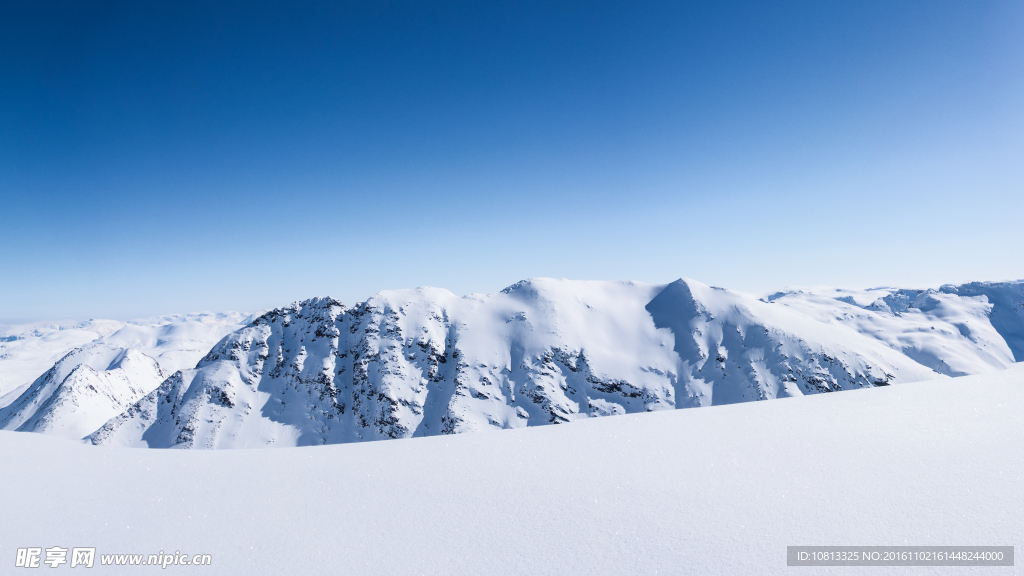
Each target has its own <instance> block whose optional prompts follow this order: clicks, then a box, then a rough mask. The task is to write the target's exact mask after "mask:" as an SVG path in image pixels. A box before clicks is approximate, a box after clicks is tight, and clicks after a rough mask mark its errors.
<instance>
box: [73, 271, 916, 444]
mask: <svg viewBox="0 0 1024 576" xmlns="http://www.w3.org/2000/svg"><path fill="white" fill-rule="evenodd" d="M934 376H935V373H934V371H933V370H931V369H930V368H928V367H926V366H923V365H921V364H919V363H918V362H916V361H914V360H913V359H911V358H909V357H908V356H906V355H905V354H903V353H901V352H899V351H896V350H894V349H892V348H891V347H890V346H888V345H886V344H885V343H883V342H880V341H879V340H878V339H876V338H873V337H868V336H865V335H862V334H860V333H857V332H856V331H853V330H849V329H847V328H845V327H842V326H835V325H832V324H829V323H823V322H819V321H817V320H815V319H813V318H810V317H808V316H807V315H805V314H801V313H799V312H797V311H794V310H791V309H789V308H788V307H785V306H777V305H773V304H768V303H764V302H761V301H759V300H757V299H756V298H754V297H751V296H745V295H742V294H737V293H734V292H730V291H728V290H724V289H721V288H712V287H709V286H706V285H703V284H700V283H699V282H695V281H693V280H679V281H677V282H674V283H672V284H669V285H667V286H653V285H647V284H640V283H635V282H575V281H568V280H552V279H534V280H528V281H523V282H520V283H518V284H515V285H513V286H511V287H509V288H507V289H506V290H504V291H502V292H501V293H498V294H492V295H486V296H485V295H469V296H466V297H463V298H459V297H456V296H455V295H454V294H452V293H451V292H448V291H446V290H439V289H433V288H420V289H416V290H401V291H388V292H382V293H380V294H378V295H376V296H374V297H372V298H370V299H369V300H368V301H367V302H365V303H361V304H357V305H356V306H355V307H353V308H347V307H345V306H344V305H343V304H341V303H340V302H337V301H334V300H332V299H329V298H319V299H313V300H308V301H305V302H301V303H296V304H294V305H292V306H290V307H287V308H283V309H278V310H275V311H272V312H270V313H267V314H265V315H263V316H261V317H260V318H257V319H256V320H254V321H253V322H252V323H251V324H250V325H249V326H247V327H245V328H243V329H242V330H239V331H238V332H236V333H234V334H232V335H231V336H230V337H228V338H225V339H224V340H223V341H221V342H220V343H218V344H217V346H215V347H214V349H213V350H212V351H211V352H210V353H209V354H208V355H207V356H206V357H205V358H203V360H202V361H200V363H199V364H198V365H197V367H196V368H195V369H193V370H184V371H181V372H179V373H177V374H175V375H174V376H172V377H171V378H169V379H168V380H166V381H165V382H164V383H163V384H161V385H160V387H159V388H158V389H156V390H154V391H153V392H152V393H150V394H149V395H147V396H146V397H145V398H143V399H142V400H140V401H139V402H138V403H136V404H135V405H133V406H132V407H131V408H129V409H128V410H127V411H125V412H124V413H123V414H121V415H119V416H117V417H115V418H113V419H112V420H111V421H109V422H108V423H107V424H106V425H104V426H103V428H101V429H100V430H98V431H96V433H95V434H93V435H92V436H91V437H90V438H91V440H92V441H93V442H96V443H100V444H102V443H106V444H119V445H126V446H149V447H159V448H167V447H182V448H241V447H257V446H294V445H311V444H331V443H339V442H356V441H362V440H378V439H387V438H405V437H411V436H429V435H434V434H451V433H460V432H470V431H476V430H484V429H490V428H521V427H524V426H527V425H539V424H552V423H564V422H570V421H574V420H579V419H586V418H589V417H592V416H607V415H614V414H626V413H634V412H645V411H655V410H663V409H671V408H682V407H692V406H708V405H713V404H727V403H734V402H745V401H750V400H762V399H770V398H777V397H786V396H798V395H803V394H813V393H818V392H825V391H835V390H846V389H851V388H863V387H871V386H876V385H888V384H890V383H895V382H913V381H919V380H925V379H929V378H932V377H934Z"/></svg>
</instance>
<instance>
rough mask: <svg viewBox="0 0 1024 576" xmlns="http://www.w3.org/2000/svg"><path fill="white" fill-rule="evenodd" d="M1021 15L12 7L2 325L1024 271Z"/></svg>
mask: <svg viewBox="0 0 1024 576" xmlns="http://www.w3.org/2000/svg"><path fill="white" fill-rule="evenodd" d="M1022 216H1024V3H1021V2H984V1H979V2H960V1H958V2H941V1H935V0H929V1H922V2H891V1H885V2H866V1H865V2H847V1H842V2H832V1H825V0H813V1H807V2H780V3H770V4H769V3H763V2H750V3H728V2H702V3H695V2H664V3H661V2H643V3H637V2H578V3H566V2H551V1H542V2H529V1H527V2H523V1H516V2H464V3H462V2H420V1H416V2H412V1H410V2H382V1H372V2H352V3H342V2H322V3H311V2H281V3H274V4H271V3H264V2H251V1H249V2H237V3H225V2H208V1H203V2H196V1H174V2H80V1H77V0H76V1H68V2H45V3H44V2H14V1H13V0H10V1H3V2H2V7H0V234H2V236H0V322H8V323H10V322H21V321H31V320H43V319H56V318H88V317H97V318H99V317H107V318H110V317H112V318H131V317H139V316H146V315H152V314H161V313H173V312H187V311H197V310H228V309H231V310H253V309H257V308H263V307H273V306H278V305H282V304H286V303H287V302H290V301H292V300H295V299H300V298H305V297H310V296H315V295H332V296H335V297H337V298H340V299H342V300H343V301H346V302H347V303H353V302H355V301H357V300H362V299H364V298H366V297H367V296H369V295H370V294H372V293H374V292H376V291H378V290H382V289H389V288H406V287H413V286H418V285H432V286H441V287H445V288H448V289H450V290H452V291H454V292H456V293H460V294H464V293H469V292H493V291H495V290H499V289H501V288H502V287H504V286H506V285H508V284H511V283H513V282H515V281H517V280H520V279H522V278H525V277H529V276H554V277H567V278H579V279H635V280H641V281H647V282H666V281H671V280H672V279H675V278H678V277H680V276H687V277H692V278H696V279H698V280H701V281H704V282H708V283H712V284H717V285H723V286H726V287H730V288H734V289H739V290H746V291H762V290H765V291H766V290H770V289H775V288H779V287H782V286H784V285H787V284H831V285H840V286H846V287H866V286H869V285H909V286H915V285H918V286H926V285H938V284H940V283H943V282H960V281H967V280H974V279H979V280H995V279H1006V278H1017V277H1024V231H1022V230H1024V226H1022Z"/></svg>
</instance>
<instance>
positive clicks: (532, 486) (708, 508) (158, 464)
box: [0, 366, 1024, 576]
mask: <svg viewBox="0 0 1024 576" xmlns="http://www.w3.org/2000/svg"><path fill="white" fill-rule="evenodd" d="M1021 368H1022V367H1020V366H1015V367H1013V368H1011V369H1009V370H1004V371H1001V372H995V373H989V374H983V375H975V376H966V377H961V378H955V379H950V378H946V379H942V380H938V381H934V382H921V383H916V384H906V385H900V386H890V387H886V388H875V389H866V390H855V391H851V392H846V393H843V394H819V395H814V396H807V397H802V398H790V399H785V400H779V401H776V402H758V403H745V404H735V405H729V406H715V407H711V408H705V409H701V410H679V411H671V412H658V413H653V414H637V415H629V416H623V417H619V418H598V419H591V420H589V421H587V422H582V423H579V424H574V425H572V426H546V427H540V428H530V429H525V430H514V431H509V432H505V433H501V434H467V435H459V436H441V437H431V438H416V439H412V440H406V441H402V442H372V443H364V444H349V445H340V446H327V447H319V448H292V449H283V450H235V451H220V452H213V451H147V450H125V449H118V448H111V447H104V446H88V445H81V444H78V443H73V442H69V441H66V440H63V439H60V438H52V437H46V436H42V435H36V434H15V433H10V432H0V459H2V460H3V462H4V474H3V476H4V482H5V485H4V490H3V491H2V492H0V509H2V510H3V512H4V520H5V521H4V522H3V523H0V558H5V559H7V560H6V561H11V559H13V557H14V548H16V547H26V546H40V547H50V546H62V547H72V546H95V547H96V548H97V554H98V555H100V554H110V553H138V554H156V553H158V552H159V551H161V550H163V551H170V552H173V551H175V550H180V551H181V552H187V553H189V554H194V553H208V554H211V555H212V559H213V569H212V570H211V567H208V566H204V567H202V568H192V567H188V566H174V567H173V571H174V572H175V573H182V574H193V573H194V574H200V573H202V574H207V573H217V574H338V573H346V574H360V575H376V574H381V575H384V574H389V575H390V574H428V575H432V574H499V575H500V574H536V575H545V574H616V575H617V574H737V575H764V574H794V573H796V572H799V573H800V574H837V575H865V576H882V575H894V574H932V573H941V574H950V575H953V574H957V575H958V574H985V575H1004V574H1005V575H1009V574H1017V573H1019V571H1020V568H1019V560H1018V567H1016V568H1014V567H1004V568H979V569H970V568H941V569H934V568H883V567H865V568H850V567H842V568H806V567H805V568H799V569H795V568H788V567H787V566H786V546H787V545H965V544H970V545H1013V546H1017V550H1018V552H1019V551H1020V546H1021V544H1022V543H1024V495H1022V492H1021V489H1020V488H1021V486H1022V485H1024V370H1021ZM55 518H59V519H60V521H59V522H56V521H54V519H55ZM155 519H159V521H155ZM94 570H97V572H98V573H101V574H102V573H106V572H107V571H105V570H103V569H102V568H100V567H99V566H97V567H96V568H94ZM125 572H126V573H127V572H130V570H129V571H125Z"/></svg>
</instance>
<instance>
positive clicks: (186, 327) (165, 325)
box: [0, 313, 244, 438]
mask: <svg viewBox="0 0 1024 576" xmlns="http://www.w3.org/2000/svg"><path fill="white" fill-rule="evenodd" d="M243 319H244V317H243V316H242V315H240V314H235V313H230V314H216V315H215V314H193V315H187V316H173V317H163V318H156V319H151V320H148V321H135V322H133V323H129V324H120V323H116V322H113V321H94V320H91V321H89V322H87V323H82V324H78V325H71V326H66V325H65V326H61V325H56V326H45V325H44V326H40V325H31V326H29V327H27V328H26V327H21V329H20V330H12V329H8V332H9V333H10V332H14V334H15V335H13V336H7V338H8V339H9V341H8V342H7V344H8V345H10V344H12V343H13V344H15V345H16V346H14V347H13V348H14V351H13V352H11V353H9V354H12V355H14V356H15V357H16V358H15V360H14V362H15V363H16V364H18V363H20V364H18V368H16V369H15V370H14V372H15V374H19V370H21V369H22V367H23V366H25V365H32V364H34V363H35V362H36V361H37V360H39V359H42V358H46V357H47V356H49V355H50V354H51V351H52V350H53V347H54V346H56V345H61V344H65V343H67V342H74V341H78V340H80V339H83V338H86V337H89V336H90V335H93V334H101V335H99V336H98V337H96V338H94V339H93V340H92V341H90V342H88V343H85V344H82V345H80V346H79V347H77V348H74V349H73V350H71V351H70V352H67V353H66V354H65V355H64V356H63V357H62V358H61V359H60V360H59V361H58V362H57V363H56V364H54V365H53V367H52V368H50V369H49V370H47V371H46V372H45V373H43V374H42V375H41V376H39V377H38V378H36V379H35V381H33V382H31V384H29V385H27V386H19V387H18V388H17V389H16V390H15V392H14V393H10V394H8V395H7V396H6V397H5V399H4V402H2V403H0V406H3V408H0V429H4V430H20V431H27V432H44V433H48V434H58V435H62V436H65V437H68V438H81V437H82V436H85V435H87V434H89V433H90V432H92V431H94V430H96V428H98V427H99V426H101V425H103V423H104V422H106V421H107V420H108V419H110V418H112V417H114V416H116V415H118V414H120V413H122V412H123V411H124V410H125V409H126V408H127V407H128V406H130V405H131V404H132V403H134V402H136V401H137V400H139V399H140V398H142V397H143V396H145V395H146V394H148V393H149V392H151V391H152V390H153V389H154V388H156V387H157V386H158V385H159V384H160V383H161V382H162V381H163V380H164V379H165V378H167V376H169V375H171V374H172V373H174V372H176V371H177V370H180V369H182V368H186V367H190V366H194V365H195V363H196V361H197V360H198V359H199V358H200V357H202V355H203V354H204V353H205V352H206V351H207V350H209V347H210V346H212V345H213V344H214V343H215V342H216V341H217V340H220V339H221V338H222V337H224V335H226V334H228V333H230V332H232V331H233V330H235V329H237V328H239V326H240V325H241V323H242V320H243ZM94 330H95V331H94Z"/></svg>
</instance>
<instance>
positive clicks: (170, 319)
mask: <svg viewBox="0 0 1024 576" xmlns="http://www.w3.org/2000/svg"><path fill="white" fill-rule="evenodd" d="M248 320H251V318H247V316H246V315H245V314H241V313H238V312H224V313H210V312H200V313H196V314H175V315H170V316H158V317H155V318H144V319H139V320H130V321H128V322H120V321H118V320H87V321H84V322H36V323H32V324H21V325H15V326H0V406H6V405H7V404H9V403H10V402H12V401H13V400H14V398H16V397H17V396H18V395H19V394H21V392H23V391H24V390H25V389H26V388H28V385H29V384H31V383H32V381H33V380H35V379H36V378H37V377H39V375H40V374H42V373H43V372H45V371H46V370H48V369H49V368H50V367H52V366H53V365H54V363H56V362H57V361H58V360H60V359H61V358H63V357H64V356H65V355H66V354H67V353H68V352H70V351H71V350H73V349H74V348H78V347H80V346H85V345H87V344H90V343H93V342H97V343H103V344H110V345H112V346H120V347H122V348H135V349H136V350H138V351H140V352H142V353H143V354H146V355H147V356H151V357H153V358H156V359H157V360H159V361H160V363H161V366H162V367H163V368H164V369H166V370H169V371H170V372H174V371H176V370H180V369H182V368H190V367H192V366H195V363H196V361H197V360H199V359H200V358H202V357H203V355H204V354H206V353H207V352H208V351H209V350H210V346H212V345H213V344H214V343H215V342H217V341H218V340H220V339H221V338H223V337H224V336H225V335H226V334H229V333H231V332H233V331H235V330H237V329H238V328H240V327H241V326H242V325H243V324H245V323H246V322H248ZM12 393H13V394H12Z"/></svg>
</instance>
